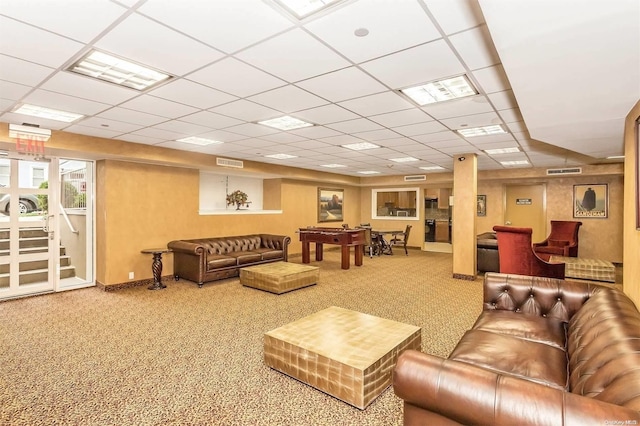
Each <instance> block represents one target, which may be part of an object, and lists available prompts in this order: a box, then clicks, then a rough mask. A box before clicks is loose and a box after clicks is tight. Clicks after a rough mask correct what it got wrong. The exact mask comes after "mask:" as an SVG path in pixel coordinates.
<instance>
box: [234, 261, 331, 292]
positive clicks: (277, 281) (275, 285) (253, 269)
mask: <svg viewBox="0 0 640 426" xmlns="http://www.w3.org/2000/svg"><path fill="white" fill-rule="evenodd" d="M319 279H320V268H318V267H317V266H307V265H300V264H298V263H289V262H273V263H265V264H263V265H255V266H248V267H246V268H242V269H240V283H241V284H242V285H244V286H247V287H252V288H258V289H260V290H264V291H268V292H271V293H276V294H282V293H285V292H287V291H291V290H297V289H299V288H302V287H308V286H310V285H314V284H316V283H317V282H318V280H319Z"/></svg>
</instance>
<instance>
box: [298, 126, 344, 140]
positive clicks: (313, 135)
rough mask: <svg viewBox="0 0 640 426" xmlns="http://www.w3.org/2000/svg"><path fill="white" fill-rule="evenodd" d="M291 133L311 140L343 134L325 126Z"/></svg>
mask: <svg viewBox="0 0 640 426" xmlns="http://www.w3.org/2000/svg"><path fill="white" fill-rule="evenodd" d="M289 133H293V134H294V135H300V136H303V137H305V138H309V139H317V138H326V137H330V136H337V135H340V134H341V132H338V131H336V130H333V129H329V128H327V127H325V126H313V127H304V128H302V129H296V130H291V131H290V132H289Z"/></svg>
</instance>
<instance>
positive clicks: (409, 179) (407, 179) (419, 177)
mask: <svg viewBox="0 0 640 426" xmlns="http://www.w3.org/2000/svg"><path fill="white" fill-rule="evenodd" d="M419 180H427V175H412V176H405V177H404V181H405V182H415V181H419Z"/></svg>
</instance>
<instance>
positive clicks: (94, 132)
mask: <svg viewBox="0 0 640 426" xmlns="http://www.w3.org/2000/svg"><path fill="white" fill-rule="evenodd" d="M83 124H84V123H83ZM64 131H65V132H71V133H78V134H80V135H89V136H96V137H99V138H107V139H111V138H116V137H118V136H119V135H121V134H122V132H118V131H116V130H111V129H107V128H101V127H91V126H82V125H79V124H74V125H72V126H69V127H66V128H65V129H64Z"/></svg>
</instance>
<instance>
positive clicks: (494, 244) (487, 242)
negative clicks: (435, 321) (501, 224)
mask: <svg viewBox="0 0 640 426" xmlns="http://www.w3.org/2000/svg"><path fill="white" fill-rule="evenodd" d="M476 245H477V247H476V253H477V261H478V263H477V264H478V271H479V272H500V256H499V255H498V237H496V233H495V232H483V233H482V234H479V235H478V237H477V241H476Z"/></svg>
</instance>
